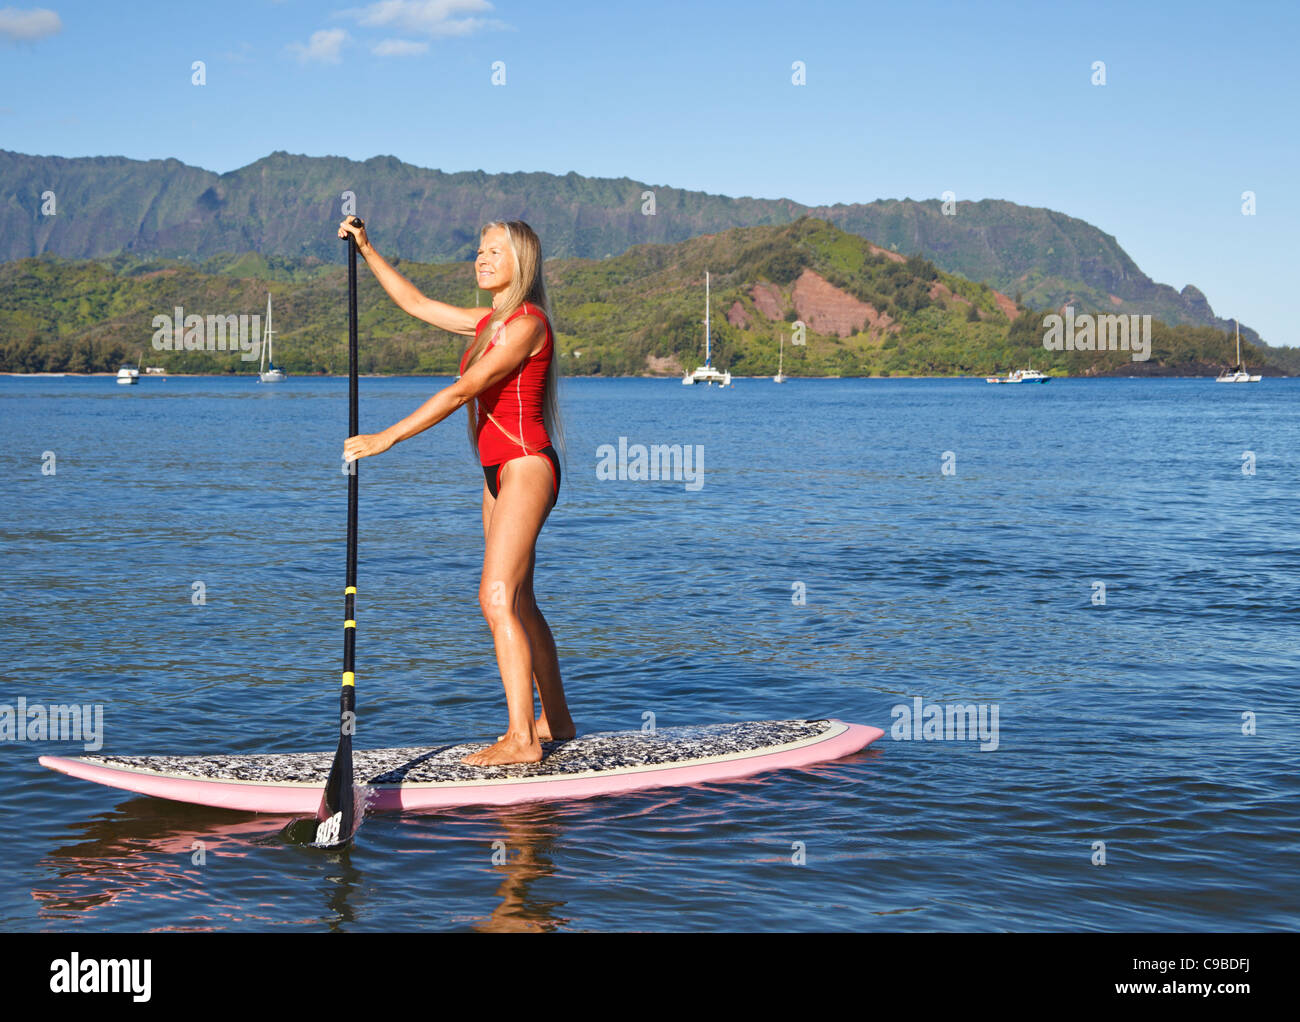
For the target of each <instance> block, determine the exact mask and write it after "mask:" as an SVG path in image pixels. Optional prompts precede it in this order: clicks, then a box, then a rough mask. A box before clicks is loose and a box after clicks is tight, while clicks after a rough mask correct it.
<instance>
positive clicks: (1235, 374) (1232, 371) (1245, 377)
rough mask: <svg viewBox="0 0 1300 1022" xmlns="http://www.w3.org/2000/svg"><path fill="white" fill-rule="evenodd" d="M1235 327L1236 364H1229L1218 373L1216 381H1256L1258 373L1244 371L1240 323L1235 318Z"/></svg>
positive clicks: (1257, 380)
mask: <svg viewBox="0 0 1300 1022" xmlns="http://www.w3.org/2000/svg"><path fill="white" fill-rule="evenodd" d="M1232 322H1233V323H1234V324H1235V325H1236V327H1237V364H1236V365H1234V366H1230V367H1229V368H1227V369H1225V370H1224V371H1223V372H1221V373H1219V376H1218V378H1217V379H1216V380H1215V382H1216V383H1258V382H1259V379H1260V378H1259V375H1258V374H1256V375H1254V376H1251V375H1250V373H1248V372H1246V367H1245V366H1244V365H1242V362H1241V324H1240V323H1238V322H1237V321H1236V320H1235V319H1234V320H1233V321H1232Z"/></svg>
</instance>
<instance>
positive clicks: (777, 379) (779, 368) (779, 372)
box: [772, 334, 790, 383]
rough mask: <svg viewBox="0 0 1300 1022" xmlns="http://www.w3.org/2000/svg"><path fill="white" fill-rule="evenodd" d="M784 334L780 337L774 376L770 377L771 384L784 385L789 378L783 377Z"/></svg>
mask: <svg viewBox="0 0 1300 1022" xmlns="http://www.w3.org/2000/svg"><path fill="white" fill-rule="evenodd" d="M784 369H785V334H782V335H781V353H780V355H779V356H778V361H777V365H776V375H775V376H773V377H772V382H773V383H785V381H786V380H788V379H789V378H790V377H788V376H786V375H785V372H784Z"/></svg>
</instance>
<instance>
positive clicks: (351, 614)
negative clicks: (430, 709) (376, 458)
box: [339, 235, 361, 717]
mask: <svg viewBox="0 0 1300 1022" xmlns="http://www.w3.org/2000/svg"><path fill="white" fill-rule="evenodd" d="M358 420H359V415H358V410H357V241H356V238H354V237H353V236H352V235H348V436H350V437H353V436H356V435H357V434H358V433H360V432H361V428H360V424H359V421H358ZM357 466H358V463H357V462H355V461H353V462H349V463H348V470H349V471H348V581H347V588H346V589H345V590H344V592H345V596H344V611H343V619H344V621H345V622H351V624H350V625H347V624H345V625H344V628H343V692H342V694H341V696H340V706H339V710H340V714H341V715H344V716H345V717H346V714H348V713H351V712H353V711H354V710H355V709H356V685H355V684H354V681H353V669H354V667H355V659H354V658H355V656H356V645H357V628H356V613H355V611H356V606H355V604H356V593H357Z"/></svg>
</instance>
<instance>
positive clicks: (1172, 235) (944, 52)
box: [0, 0, 1300, 344]
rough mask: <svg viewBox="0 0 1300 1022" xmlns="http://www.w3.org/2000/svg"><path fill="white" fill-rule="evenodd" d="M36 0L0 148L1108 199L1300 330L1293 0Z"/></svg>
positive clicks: (1208, 287) (1144, 262) (1199, 275)
mask: <svg viewBox="0 0 1300 1022" xmlns="http://www.w3.org/2000/svg"><path fill="white" fill-rule="evenodd" d="M39 2H40V6H37V5H35V4H25V3H23V0H17V5H16V6H9V7H5V8H3V9H0V148H4V149H10V150H14V151H17V152H23V153H33V154H41V155H60V156H103V155H124V156H130V157H133V158H137V159H148V158H166V157H175V158H176V159H179V160H181V161H183V162H185V163H189V164H193V165H196V166H200V167H205V168H208V169H210V170H215V171H221V172H224V171H228V170H233V169H235V168H237V167H240V166H244V165H245V164H248V163H250V162H252V161H253V160H256V159H258V158H259V157H262V156H265V155H266V154H267V153H270V152H272V151H274V150H277V149H282V150H287V151H289V152H292V153H306V154H309V155H314V156H320V155H331V154H332V155H341V156H347V157H351V158H353V159H366V158H368V157H370V156H375V155H389V154H391V155H393V156H397V157H398V158H400V159H402V160H405V161H407V162H409V163H413V164H416V165H419V166H424V167H437V168H440V169H443V170H448V171H456V170H479V169H481V170H485V171H488V172H497V171H520V170H522V171H549V172H552V173H557V174H564V173H568V172H569V171H576V172H577V173H580V174H585V175H592V176H608V177H623V176H626V177H630V178H633V179H636V180H639V181H645V182H648V183H650V184H659V185H673V186H676V187H681V188H690V189H699V190H702V191H707V192H713V193H720V194H724V195H732V196H743V195H751V196H759V197H764V198H778V197H788V198H792V199H795V200H797V201H799V202H804V203H809V204H818V203H832V202H866V201H870V200H872V199H876V198H903V197H910V198H914V199H920V198H937V197H938V196H939V195H940V194H941V193H942V192H943V191H945V190H952V191H953V192H955V193H956V195H957V197H958V198H959V199H981V198H1000V199H1009V200H1011V201H1013V202H1018V203H1023V204H1025V205H1030V206H1047V207H1050V208H1052V209H1056V210H1060V211H1062V212H1065V213H1068V214H1070V215H1071V216H1076V217H1079V218H1081V219H1084V220H1087V221H1089V222H1090V223H1093V224H1095V225H1096V226H1097V227H1099V228H1101V229H1102V230H1103V231H1105V232H1107V233H1108V234H1112V235H1114V236H1115V237H1116V238H1117V239H1118V241H1119V243H1120V244H1121V245H1122V246H1123V247H1124V248H1125V250H1126V251H1127V252H1128V253H1129V254H1130V255H1131V256H1132V257H1133V258H1134V259H1135V260H1136V261H1137V263H1138V265H1139V266H1140V267H1141V268H1142V269H1143V270H1144V271H1145V272H1146V273H1148V274H1149V275H1150V276H1151V277H1153V278H1154V279H1155V280H1157V281H1159V282H1161V283H1167V284H1172V285H1174V286H1175V287H1179V288H1181V287H1182V286H1183V285H1184V284H1187V283H1192V284H1195V285H1196V286H1197V287H1199V288H1201V289H1202V290H1203V291H1204V292H1205V293H1206V295H1207V297H1208V298H1209V300H1210V302H1211V304H1212V305H1213V307H1214V309H1215V311H1216V312H1217V313H1218V314H1219V315H1222V316H1238V317H1240V318H1241V319H1242V320H1243V321H1244V322H1247V323H1249V324H1250V325H1252V326H1254V327H1255V328H1256V329H1258V330H1260V332H1261V334H1262V335H1263V337H1264V339H1265V340H1267V341H1269V342H1270V343H1273V344H1300V329H1297V327H1296V322H1295V317H1294V316H1293V314H1292V309H1291V302H1290V292H1291V289H1292V288H1293V287H1294V286H1295V283H1294V280H1293V277H1294V271H1295V262H1296V261H1295V259H1294V257H1293V254H1292V252H1293V247H1294V245H1295V244H1296V243H1297V241H1300V211H1298V210H1297V204H1296V202H1295V201H1294V199H1293V196H1292V195H1291V189H1292V187H1293V186H1294V185H1293V183H1294V181H1295V179H1296V171H1297V169H1298V168H1297V163H1298V162H1300V161H1297V150H1298V149H1300V141H1298V140H1297V132H1296V125H1297V117H1296V111H1295V104H1296V101H1297V99H1300V71H1298V70H1297V60H1296V58H1295V57H1294V55H1293V53H1292V52H1291V50H1292V48H1293V47H1294V45H1295V42H1296V40H1297V39H1298V38H1300V32H1298V31H1297V29H1300V13H1298V11H1300V5H1298V4H1295V3H1292V2H1272V3H1260V2H1250V0H1244V2H1237V3H1233V4H1222V3H1210V2H1196V0H1183V2H1178V3H1173V2H1166V3H1141V2H1135V3H1066V2H1063V3H1052V2H1050V0H1049V2H1044V3H1011V2H987V3H981V2H978V0H974V2H970V3H926V2H910V3H895V4H877V3H867V2H860V3H853V2H834V3H818V2H815V0H806V2H800V3H762V2H752V3H743V4H742V3H734V2H729V0H727V2H717V3H709V2H695V3H680V2H665V3H654V4H645V5H631V4H621V3H617V2H613V0H611V2H606V3H588V2H585V0H567V2H558V3H543V2H525V0H492V2H488V0H429V2H425V0H420V2H408V0H385V2H379V3H368V2H364V0H363V2H360V3H354V4H349V3H339V4H333V3H328V2H325V3H319V2H309V0H284V2H273V0H228V2H225V3H219V4H214V3H192V2H189V0H185V2H179V3H178V2H176V0H168V2H156V0H130V2H121V3H118V2H111V0H101V2H84V0H79V2H75V3H69V2H60V0H39ZM195 60H202V61H204V62H205V64H206V75H207V84H206V85H204V86H203V87H196V86H194V85H192V84H191V70H190V68H191V64H192V62H193V61H195ZM495 61H504V62H505V73H506V84H505V86H504V87H502V86H494V85H493V84H492V81H491V76H492V65H493V62H495ZM794 61H803V62H804V64H805V65H806V68H807V84H806V85H804V86H799V87H796V86H794V85H792V84H791V80H790V79H791V65H792V63H793V62H794ZM1094 61H1104V62H1105V73H1106V84H1105V85H1093V84H1092V81H1091V79H1092V77H1093V71H1092V65H1093V62H1094ZM1247 190H1250V191H1253V192H1254V193H1255V195H1256V204H1257V205H1256V209H1257V212H1256V214H1255V215H1254V216H1243V215H1242V214H1241V205H1242V200H1241V196H1242V193H1243V192H1245V191H1247Z"/></svg>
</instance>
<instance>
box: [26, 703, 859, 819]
mask: <svg viewBox="0 0 1300 1022" xmlns="http://www.w3.org/2000/svg"><path fill="white" fill-rule="evenodd" d="M883 734H884V732H883V731H881V730H880V728H877V727H868V726H866V725H863V724H846V723H844V722H843V721H840V720H833V719H831V720H765V721H751V722H749V723H743V724H710V725H706V726H703V727H670V728H659V729H658V730H656V731H653V732H642V731H610V732H605V733H602V734H592V735H583V736H582V737H579V738H575V739H573V740H571V741H567V742H547V743H544V744H543V746H542V761H541V762H540V763H525V764H516V765H512V766H497V767H476V766H466V765H465V764H463V763H461V762H460V760H461V757H463V756H466V755H468V754H469V753H471V752H474V751H477V750H479V749H484V748H487V743H478V744H466V745H444V746H438V747H434V748H429V747H425V748H419V747H416V748H406V749H371V750H369V751H361V750H354V751H353V766H354V777H355V779H356V783H357V784H358V785H362V786H364V787H366V788H369V789H371V791H372V794H371V796H370V799H369V801H368V804H367V808H372V809H438V808H447V807H452V806H469V805H508V804H510V803H514V802H530V801H537V800H547V799H573V798H588V797H590V796H593V795H612V794H617V793H618V792H624V791H636V790H638V789H641V788H660V787H669V786H676V785H684V784H699V783H704V782H710V781H726V780H730V779H733V778H737V777H748V776H750V775H752V774H757V773H761V772H763V771H766V770H776V769H782V768H789V767H801V766H808V765H809V764H812V763H824V762H827V761H829V760H834V759H840V758H841V757H843V756H847V755H849V754H851V753H854V752H857V751H858V750H859V749H862V748H864V747H865V746H867V745H869V744H870V743H871V742H874V741H875V740H876V739H877V738H879V737H880V736H881V735H883ZM333 758H334V753H332V752H309V753H296V754H287V755H253V756H247V755H228V756H79V757H77V758H65V757H62V756H42V757H41V758H40V762H41V765H42V766H46V767H49V768H50V769H51V770H57V771H59V772H61V773H65V774H68V775H69V776H72V777H79V778H81V779H83V780H87V781H94V782H96V783H97V784H106V785H108V786H109V787H111V788H121V789H123V790H125V791H133V792H138V793H140V794H143V795H153V796H155V797H158V798H166V799H172V800H173V801H176V802H189V803H193V804H195V805H203V806H218V807H220V808H223V809H242V810H247V811H251V812H259V813H314V812H316V809H317V807H318V806H319V805H320V801H321V789H322V787H323V786H324V785H325V782H326V779H327V777H328V776H329V772H330V767H331V764H332V761H333Z"/></svg>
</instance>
